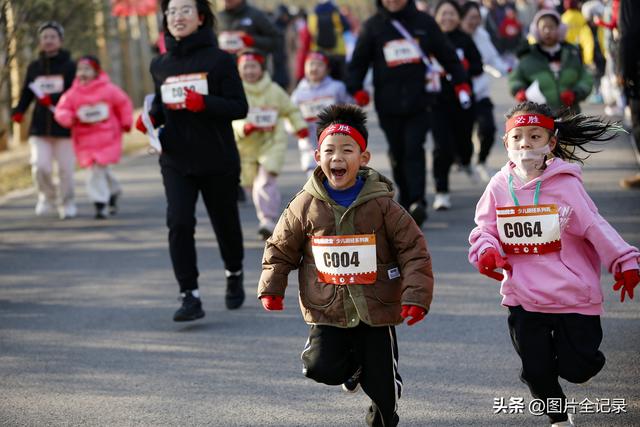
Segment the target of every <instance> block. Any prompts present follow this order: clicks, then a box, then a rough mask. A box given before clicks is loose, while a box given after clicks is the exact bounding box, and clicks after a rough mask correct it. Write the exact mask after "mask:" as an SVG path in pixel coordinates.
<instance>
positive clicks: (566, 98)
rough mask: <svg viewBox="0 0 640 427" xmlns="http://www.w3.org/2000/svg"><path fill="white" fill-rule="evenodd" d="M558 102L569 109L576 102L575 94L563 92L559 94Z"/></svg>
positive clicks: (569, 91)
mask: <svg viewBox="0 0 640 427" xmlns="http://www.w3.org/2000/svg"><path fill="white" fill-rule="evenodd" d="M560 101H562V103H563V104H564V105H566V106H567V107H571V106H572V105H573V104H574V103H575V102H576V94H575V93H574V92H573V91H572V90H569V89H567V90H563V91H562V93H561V94H560Z"/></svg>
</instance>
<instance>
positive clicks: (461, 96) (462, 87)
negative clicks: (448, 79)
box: [453, 83, 471, 110]
mask: <svg viewBox="0 0 640 427" xmlns="http://www.w3.org/2000/svg"><path fill="white" fill-rule="evenodd" d="M453 90H455V92H456V96H457V97H458V102H460V106H461V107H462V108H463V109H464V110H466V109H468V108H471V86H469V83H460V84H459V85H455V86H454V87H453Z"/></svg>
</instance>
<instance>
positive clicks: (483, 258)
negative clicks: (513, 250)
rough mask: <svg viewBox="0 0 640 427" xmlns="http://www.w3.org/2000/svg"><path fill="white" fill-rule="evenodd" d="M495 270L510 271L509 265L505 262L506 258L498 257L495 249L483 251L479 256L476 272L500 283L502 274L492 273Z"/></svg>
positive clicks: (502, 277)
mask: <svg viewBox="0 0 640 427" xmlns="http://www.w3.org/2000/svg"><path fill="white" fill-rule="evenodd" d="M496 268H502V269H505V270H508V271H511V265H510V264H509V262H508V261H507V257H503V256H502V255H500V252H498V250H497V249H495V248H489V249H487V250H485V251H484V253H482V254H481V255H480V259H478V271H480V274H484V275H485V276H489V277H491V278H492V279H496V280H499V281H502V279H504V276H503V274H502V273H498V272H497V271H494V270H495V269H496Z"/></svg>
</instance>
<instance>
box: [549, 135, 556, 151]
mask: <svg viewBox="0 0 640 427" xmlns="http://www.w3.org/2000/svg"><path fill="white" fill-rule="evenodd" d="M557 144H558V137H557V136H555V135H553V136H551V138H549V149H550V150H551V151H553V150H554V149H555V148H556V145H557Z"/></svg>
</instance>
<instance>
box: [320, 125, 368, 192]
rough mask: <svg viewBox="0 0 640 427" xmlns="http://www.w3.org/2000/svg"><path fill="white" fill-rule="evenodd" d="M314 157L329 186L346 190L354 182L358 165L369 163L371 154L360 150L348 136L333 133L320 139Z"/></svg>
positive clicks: (358, 168)
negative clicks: (320, 142) (320, 141)
mask: <svg viewBox="0 0 640 427" xmlns="http://www.w3.org/2000/svg"><path fill="white" fill-rule="evenodd" d="M315 157H316V162H317V163H318V164H319V165H320V168H322V172H324V174H325V176H326V177H327V180H328V182H329V186H330V187H331V188H333V189H334V190H346V189H347V188H350V187H353V185H354V184H355V183H356V178H357V177H358V171H359V170H360V166H366V165H367V164H368V163H369V160H370V159H371V154H370V153H369V151H361V149H360V146H359V145H358V143H357V142H355V141H354V140H353V138H351V137H350V136H347V135H343V134H334V135H329V136H327V137H326V138H325V139H324V140H323V141H322V144H321V145H320V147H319V148H318V149H317V150H316V153H315Z"/></svg>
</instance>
